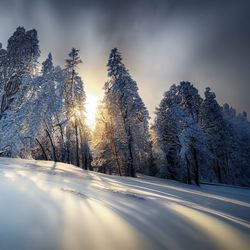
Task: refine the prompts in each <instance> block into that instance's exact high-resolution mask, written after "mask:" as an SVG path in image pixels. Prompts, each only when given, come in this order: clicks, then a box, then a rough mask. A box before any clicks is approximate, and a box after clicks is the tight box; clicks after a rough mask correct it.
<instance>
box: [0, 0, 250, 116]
mask: <svg viewBox="0 0 250 250" xmlns="http://www.w3.org/2000/svg"><path fill="white" fill-rule="evenodd" d="M249 13H250V1H248V0H235V1H230V0H216V1H213V0H210V1H209V0H207V1H202V0H197V1H189V0H186V1H185V0H183V1H178V0H158V1H157V0H152V1H149V0H144V1H142V0H133V1H130V0H126V1H124V0H123V1H119V0H106V1H102V0H99V1H98V0H89V1H87V0H86V1H84V0H70V1H66V0H41V1H38V0H37V1H36V0H0V42H2V43H3V46H6V42H7V39H8V38H9V37H10V36H11V34H12V33H13V32H14V30H15V29H16V27H17V26H24V27H25V28H26V29H31V28H36V29H37V30H38V34H39V39H40V48H41V51H42V58H41V60H42V59H43V58H44V57H45V56H46V55H47V54H48V52H50V51H51V52H52V54H53V57H54V61H55V63H56V64H60V65H64V59H65V58H66V56H67V53H68V52H69V50H70V49H71V48H72V47H73V46H74V47H77V48H79V49H80V50H81V57H82V60H83V62H84V63H83V64H82V65H81V67H80V69H79V71H80V74H81V76H82V78H83V79H84V82H85V89H86V92H87V94H91V95H95V96H98V97H101V96H102V94H103V91H102V87H103V85H104V82H105V81H106V79H107V73H106V63H107V58H108V55H109V52H110V50H111V48H113V47H118V49H119V50H120V51H121V52H122V55H123V58H124V62H125V64H126V65H127V67H128V69H129V71H130V73H131V75H132V77H133V78H134V79H135V80H136V81H137V83H138V86H139V89H140V93H141V96H142V98H143V99H144V102H145V103H146V105H147V106H148V108H149V110H150V113H151V115H153V112H154V109H155V107H156V106H157V105H158V104H159V102H160V99H161V97H162V94H163V92H164V91H165V90H168V88H169V86H170V85H171V84H173V83H178V82H180V81H182V80H188V81H191V82H193V83H194V84H195V86H196V87H197V88H198V89H199V91H200V93H201V94H202V95H203V92H204V88H205V87H206V86H211V88H212V90H213V91H215V92H216V95H217V100H218V102H219V103H221V104H222V103H224V102H228V103H229V104H231V105H232V106H234V107H235V108H236V109H237V110H238V111H242V110H246V111H247V112H248V113H249V114H250V97H249V95H250V73H249V72H250V25H249V18H250V14H249Z"/></svg>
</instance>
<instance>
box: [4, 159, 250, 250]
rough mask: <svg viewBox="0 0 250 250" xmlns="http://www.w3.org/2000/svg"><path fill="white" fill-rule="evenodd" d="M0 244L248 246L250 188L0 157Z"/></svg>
mask: <svg viewBox="0 0 250 250" xmlns="http://www.w3.org/2000/svg"><path fill="white" fill-rule="evenodd" d="M0 222H1V225H0V249H70V250H77V249H86V250H88V249H101V250H105V249H108V250H112V249H114V250H118V249H143V250H147V249H232V250H240V249H249V246H250V190H249V189H240V188H231V187H223V186H210V185H202V187H201V188H197V187H195V186H188V185H185V184H182V183H177V182H174V181H169V180H162V179H156V178H152V177H145V176H141V177H139V178H136V179H132V178H126V177H118V176H108V175H103V174H99V173H94V172H87V171H84V170H81V169H79V168H76V167H73V166H70V165H67V164H62V163H54V162H44V161H28V160H18V159H7V158H0Z"/></svg>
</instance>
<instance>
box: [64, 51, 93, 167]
mask: <svg viewBox="0 0 250 250" xmlns="http://www.w3.org/2000/svg"><path fill="white" fill-rule="evenodd" d="M80 63H82V61H81V59H80V56H79V50H78V49H75V48H72V50H71V52H70V53H69V58H68V59H66V66H65V71H66V90H65V101H66V103H65V104H66V119H67V125H66V140H67V141H66V161H67V162H68V163H72V164H74V165H76V166H82V167H83V168H86V169H87V168H91V164H90V163H91V153H90V148H89V145H88V141H89V132H88V129H87V126H86V125H85V115H84V112H85V110H84V103H85V100H86V95H85V92H84V89H83V82H82V80H81V78H80V77H79V76H78V73H77V71H76V69H77V67H78V65H79V64H80ZM80 159H81V162H80Z"/></svg>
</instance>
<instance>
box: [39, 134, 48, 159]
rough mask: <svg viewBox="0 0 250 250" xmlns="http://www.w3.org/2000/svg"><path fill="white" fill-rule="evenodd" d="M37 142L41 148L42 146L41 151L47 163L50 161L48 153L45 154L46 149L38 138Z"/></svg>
mask: <svg viewBox="0 0 250 250" xmlns="http://www.w3.org/2000/svg"><path fill="white" fill-rule="evenodd" d="M36 141H37V143H38V144H39V146H40V148H41V150H42V152H43V155H44V158H45V160H46V161H47V160H48V157H47V155H46V152H45V150H44V148H43V145H42V144H41V143H40V142H39V140H38V139H37V138H36Z"/></svg>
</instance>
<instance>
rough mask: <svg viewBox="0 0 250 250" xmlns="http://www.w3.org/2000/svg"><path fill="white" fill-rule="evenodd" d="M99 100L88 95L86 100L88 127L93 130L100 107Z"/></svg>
mask: <svg viewBox="0 0 250 250" xmlns="http://www.w3.org/2000/svg"><path fill="white" fill-rule="evenodd" d="M98 102H99V99H98V98H97V97H96V96H94V95H87V100H86V105H85V108H86V115H87V117H86V118H87V121H86V122H87V125H88V126H89V127H90V128H91V129H94V128H95V122H96V111H97V106H98Z"/></svg>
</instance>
